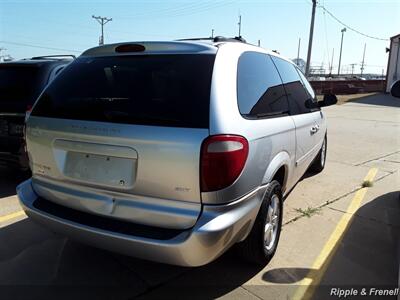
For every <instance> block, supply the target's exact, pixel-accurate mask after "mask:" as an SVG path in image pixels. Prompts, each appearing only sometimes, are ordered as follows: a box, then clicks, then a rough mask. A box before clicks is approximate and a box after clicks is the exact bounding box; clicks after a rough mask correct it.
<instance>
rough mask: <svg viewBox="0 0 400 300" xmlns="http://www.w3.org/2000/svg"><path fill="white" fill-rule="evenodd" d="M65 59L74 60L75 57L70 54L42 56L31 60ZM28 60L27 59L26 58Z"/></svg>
mask: <svg viewBox="0 0 400 300" xmlns="http://www.w3.org/2000/svg"><path fill="white" fill-rule="evenodd" d="M66 57H70V58H72V59H75V58H76V56H75V55H72V54H60V55H43V56H35V57H32V58H31V59H45V58H50V59H62V58H66ZM28 59H29V58H28Z"/></svg>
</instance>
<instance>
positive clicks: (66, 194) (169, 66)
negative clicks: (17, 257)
mask: <svg viewBox="0 0 400 300" xmlns="http://www.w3.org/2000/svg"><path fill="white" fill-rule="evenodd" d="M334 102H335V97H334V96H333V95H331V96H330V97H329V96H328V97H325V99H324V101H320V102H317V100H316V96H315V94H314V92H313V89H312V88H311V86H310V84H309V83H308V81H307V79H306V78H305V77H304V75H303V74H302V73H301V71H300V70H299V69H298V68H297V67H296V66H295V65H294V64H293V63H292V62H290V61H288V60H286V59H284V58H282V57H281V56H280V55H278V54H276V53H274V52H269V51H266V50H264V49H262V48H259V47H255V46H253V45H249V44H246V43H244V42H243V41H241V40H238V39H225V38H219V37H218V38H215V39H214V40H212V41H208V42H206V41H174V42H134V43H120V44H111V45H105V46H100V47H96V48H92V49H89V50H87V51H86V52H84V53H83V54H82V55H81V56H80V57H79V58H77V59H76V60H75V61H74V62H72V63H71V64H70V65H69V66H68V67H66V68H65V70H64V71H63V72H62V74H60V76H58V77H57V78H56V79H55V80H54V81H53V82H52V83H51V84H50V85H49V86H48V87H47V88H46V89H45V90H44V91H43V92H42V94H41V95H40V96H39V98H38V100H37V101H36V103H35V106H34V108H33V110H32V113H31V115H30V117H29V119H28V121H27V126H26V142H27V149H28V154H29V159H30V164H31V169H32V178H31V179H30V180H28V181H25V182H23V183H22V184H20V185H19V186H18V188H17V192H18V196H19V199H20V202H21V205H22V207H23V208H24V210H25V212H26V214H27V215H28V216H29V217H30V218H32V219H33V220H35V221H37V222H39V223H41V224H43V225H44V226H46V227H47V228H49V229H50V230H53V231H55V232H58V233H61V234H63V235H65V236H68V237H70V238H72V239H75V240H79V241H82V242H84V243H87V244H91V245H94V246H98V247H101V248H105V249H109V250H112V251H116V252H120V253H123V254H126V255H131V256H135V257H139V258H143V259H148V260H153V261H158V262H163V263H169V264H176V265H182V266H200V265H204V264H207V263H209V262H211V261H213V260H214V259H216V258H217V257H218V256H220V255H221V254H223V253H224V252H225V251H226V250H227V249H229V248H230V247H231V246H233V245H235V247H236V248H237V250H238V251H239V252H240V253H241V254H242V255H243V256H244V257H245V258H246V259H247V260H249V261H253V262H256V263H260V264H265V263H267V262H268V261H269V260H270V259H271V258H272V256H273V255H274V253H275V250H276V247H277V244H278V240H279V235H280V228H281V224H282V201H283V199H284V197H285V196H286V195H287V194H288V192H289V191H290V190H291V189H292V188H293V187H294V186H295V184H296V183H297V181H299V179H300V178H301V177H302V176H303V174H304V173H305V172H306V171H307V170H308V169H310V168H311V169H312V170H313V171H314V172H320V171H322V169H323V168H324V165H325V157H326V149H327V136H326V131H327V128H326V120H325V116H324V114H323V113H322V111H321V109H320V107H321V106H325V105H329V104H333V103H334Z"/></svg>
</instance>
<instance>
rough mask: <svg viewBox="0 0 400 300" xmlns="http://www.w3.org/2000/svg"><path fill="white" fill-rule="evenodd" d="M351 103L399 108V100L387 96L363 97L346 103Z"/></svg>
mask: <svg viewBox="0 0 400 300" xmlns="http://www.w3.org/2000/svg"><path fill="white" fill-rule="evenodd" d="M351 102H356V103H362V104H370V105H382V106H392V107H400V99H397V98H395V97H392V96H391V95H389V94H375V95H369V96H363V97H360V98H353V99H351V100H349V101H347V103H351Z"/></svg>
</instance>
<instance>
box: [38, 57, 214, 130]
mask: <svg viewBox="0 0 400 300" xmlns="http://www.w3.org/2000/svg"><path fill="white" fill-rule="evenodd" d="M214 58H215V55H188V54H178V55H140V56H118V57H100V58H99V57H96V58H90V57H84V58H79V59H77V60H75V61H74V62H73V63H72V64H70V65H69V66H68V67H66V68H65V69H64V71H63V72H62V73H61V74H60V76H58V77H57V78H56V79H55V80H54V81H53V82H52V83H51V85H50V86H49V87H48V88H47V89H46V90H45V92H44V93H43V94H42V95H41V97H40V98H39V100H38V102H37V104H36V106H35V108H34V110H33V112H32V115H35V116H42V117H50V118H62V119H74V120H86V121H100V122H113V123H126V124H140V125H157V126H171V127H193V128H208V120H209V117H208V115H209V103H210V85H211V75H212V68H213V63H214Z"/></svg>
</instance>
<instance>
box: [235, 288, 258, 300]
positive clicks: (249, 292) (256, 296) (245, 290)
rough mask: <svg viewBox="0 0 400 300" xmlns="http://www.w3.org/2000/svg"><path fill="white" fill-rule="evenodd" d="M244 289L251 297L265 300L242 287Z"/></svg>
mask: <svg viewBox="0 0 400 300" xmlns="http://www.w3.org/2000/svg"><path fill="white" fill-rule="evenodd" d="M240 287H241V288H242V289H244V290H245V291H246V292H248V293H249V294H250V295H252V296H254V297H256V298H257V299H261V300H263V298H261V297H260V296H258V295H256V294H254V293H253V292H252V291H250V290H248V289H246V288H245V287H244V286H243V285H241V286H240Z"/></svg>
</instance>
